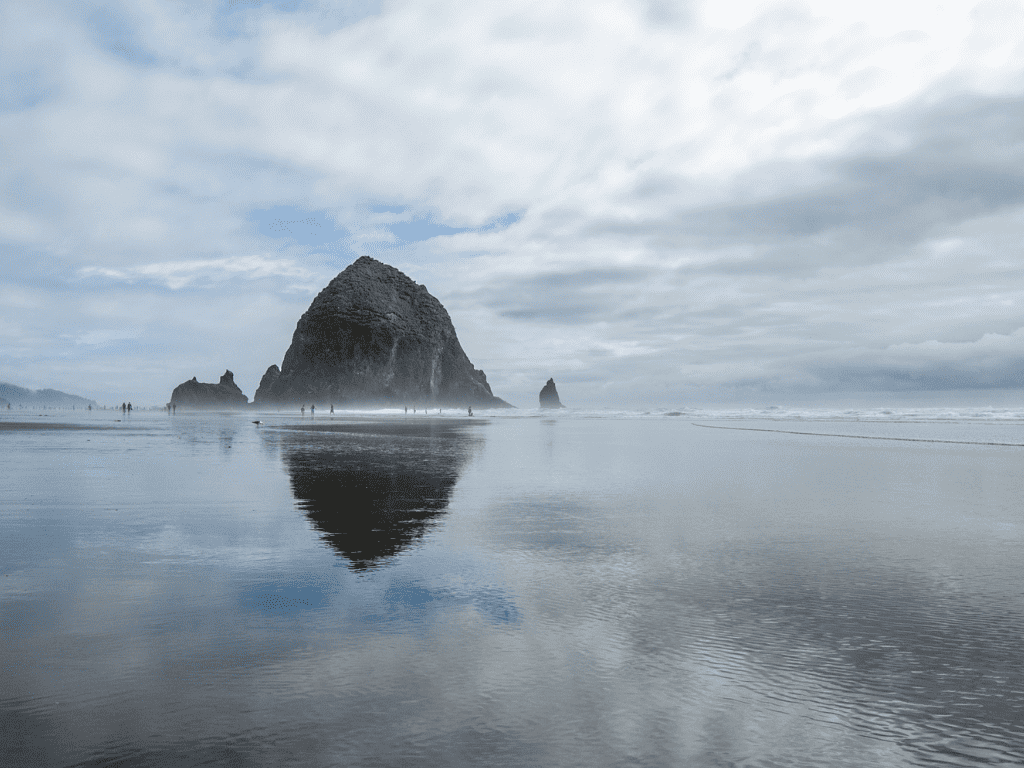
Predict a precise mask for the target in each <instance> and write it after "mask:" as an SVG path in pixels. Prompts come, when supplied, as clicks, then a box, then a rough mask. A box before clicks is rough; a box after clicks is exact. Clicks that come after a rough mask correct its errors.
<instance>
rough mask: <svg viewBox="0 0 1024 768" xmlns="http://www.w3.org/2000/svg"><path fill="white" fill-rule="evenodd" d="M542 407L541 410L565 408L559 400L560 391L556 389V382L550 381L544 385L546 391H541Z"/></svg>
mask: <svg viewBox="0 0 1024 768" xmlns="http://www.w3.org/2000/svg"><path fill="white" fill-rule="evenodd" d="M540 407H541V408H565V406H564V405H562V401H561V400H559V399H558V390H557V389H555V380H554V379H548V383H547V384H545V385H544V389H542V390H541V391H540Z"/></svg>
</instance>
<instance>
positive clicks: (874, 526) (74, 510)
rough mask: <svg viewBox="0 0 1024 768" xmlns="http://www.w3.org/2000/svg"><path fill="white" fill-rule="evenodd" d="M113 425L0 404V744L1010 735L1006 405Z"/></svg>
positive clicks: (1019, 757)
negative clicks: (4, 408) (6, 410)
mask: <svg viewBox="0 0 1024 768" xmlns="http://www.w3.org/2000/svg"><path fill="white" fill-rule="evenodd" d="M668 414H676V415H668ZM121 418H122V414H121V413H120V412H117V413H116V414H115V413H114V412H112V411H93V412H91V413H87V414H85V413H79V412H74V413H67V412H60V413H57V414H51V415H36V414H31V415H26V414H14V415H4V416H3V417H2V418H0V456H2V460H3V467H4V470H3V472H2V474H0V478H2V490H3V492H2V493H0V573H2V575H0V659H2V660H3V663H2V664H0V723H2V725H0V733H2V734H3V738H0V764H3V765H17V766H26V767H29V766H87V765H88V766H92V765H110V764H117V765H126V766H127V765H139V766H142V765H145V766H153V765H168V766H170V765H175V766H177V765H199V764H215V765H220V764H224V765H243V766H264V765H265V766H279V765H337V766H343V765H381V766H390V765H395V766H398V765H402V766H417V765H423V766H438V765H467V766H468V765H483V764H487V765H508V766H518V765H558V766H621V765H645V766H648V765H654V766H662V765H664V766H677V765H688V766H719V765H744V766H768V765H815V766H818V765H820V766H868V765H872V766H913V765H923V764H929V765H1007V766H1009V765H1019V764H1021V763H1022V762H1024V664H1022V661H1024V656H1022V651H1021V638H1022V636H1024V592H1022V590H1021V587H1020V564H1021V562H1024V519H1022V516H1021V511H1020V499H1021V498H1022V491H1024V487H1022V486H1024V476H1022V473H1021V471H1020V468H1021V466H1022V463H1024V414H1020V413H1015V412H1012V411H991V410H983V409H974V410H960V411H957V410H942V409H923V410H918V411H912V410H903V411H892V410H890V411H888V412H885V411H883V410H882V409H876V410H866V411H857V412H852V411H850V412H846V411H842V410H817V411H815V410H812V409H808V410H804V411H795V410H788V411H787V410H785V409H775V410H768V409H731V410H730V409H718V410H714V409H704V410H690V409H682V408H680V409H674V410H672V409H668V408H665V409H660V410H652V411H647V412H639V411H638V412H627V411H605V412H599V411H593V412H584V411H559V412H541V411H525V410H524V411H517V412H507V413H499V412H494V411H484V412H479V413H478V414H477V415H476V416H474V417H472V418H468V417H466V415H465V414H464V413H456V412H454V411H452V412H451V413H445V414H437V413H434V414H422V413H420V414H416V415H413V414H412V413H410V414H403V413H400V412H398V411H394V412H379V413H345V412H341V411H339V412H338V413H337V414H335V416H334V417H333V418H332V417H330V416H328V415H324V416H321V415H320V413H319V409H318V411H317V416H316V418H315V419H310V418H309V417H308V416H307V417H306V418H300V417H299V414H298V413H294V414H292V413H277V412H267V413H263V414H259V413H256V412H252V411H243V412H224V413H189V412H182V411H181V410H179V411H178V413H177V414H174V415H168V414H166V413H163V412H146V411H137V412H135V413H134V414H132V415H131V416H130V417H128V418H124V419H123V420H121V421H117V419H121ZM254 420H258V421H261V422H262V423H261V424H254V423H253V421H254ZM709 427H710V428H709Z"/></svg>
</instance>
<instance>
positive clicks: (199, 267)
mask: <svg viewBox="0 0 1024 768" xmlns="http://www.w3.org/2000/svg"><path fill="white" fill-rule="evenodd" d="M79 274H80V275H81V276H82V277H85V278H88V277H105V278H108V279H110V280H119V281H123V282H128V283H134V282H139V281H148V282H154V283H159V284H163V285H166V286H167V287H168V288H170V289H172V290H179V289H181V288H185V287H187V286H190V285H193V284H195V283H196V282H207V281H223V280H230V279H232V278H242V279H244V280H260V279H265V278H269V277H286V278H292V279H297V280H301V281H303V282H307V283H313V281H314V279H315V278H317V277H321V275H320V274H318V273H317V272H316V271H314V270H311V269H308V268H306V267H303V266H300V265H299V264H296V263H295V262H294V261H292V260H290V259H268V258H265V257H262V256H249V257H231V258H224V259H207V260H204V261H169V262H158V263H155V264H143V265H140V266H137V267H128V268H124V269H109V268H106V267H96V266H91V267H83V268H82V269H80V270H79ZM313 284H314V285H315V283H313Z"/></svg>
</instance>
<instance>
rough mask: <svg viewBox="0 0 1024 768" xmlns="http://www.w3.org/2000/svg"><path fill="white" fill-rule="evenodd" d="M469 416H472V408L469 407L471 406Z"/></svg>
mask: <svg viewBox="0 0 1024 768" xmlns="http://www.w3.org/2000/svg"><path fill="white" fill-rule="evenodd" d="M469 415H470V416H472V415H473V406H472V405H471V406H469Z"/></svg>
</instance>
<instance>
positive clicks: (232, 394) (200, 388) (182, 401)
mask: <svg viewBox="0 0 1024 768" xmlns="http://www.w3.org/2000/svg"><path fill="white" fill-rule="evenodd" d="M248 403H249V398H248V397H246V396H245V395H244V394H243V393H242V390H240V389H239V388H238V385H237V384H235V375H234V374H233V373H231V371H224V375H223V376H221V377H220V382H218V383H217V384H204V383H203V382H201V381H197V380H196V377H195V376H193V377H192V379H191V380H190V381H186V382H185V383H183V384H179V385H178V386H176V387H175V388H174V392H172V393H171V404H172V405H177V406H180V407H182V408H244V407H245V406H246V405H248Z"/></svg>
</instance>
